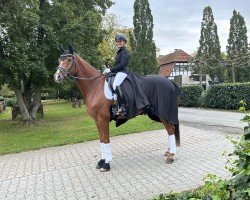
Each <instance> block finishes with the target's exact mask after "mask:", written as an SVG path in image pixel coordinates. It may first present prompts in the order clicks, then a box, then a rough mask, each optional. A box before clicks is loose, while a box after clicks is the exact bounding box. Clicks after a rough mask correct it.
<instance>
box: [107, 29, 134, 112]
mask: <svg viewBox="0 0 250 200" xmlns="http://www.w3.org/2000/svg"><path fill="white" fill-rule="evenodd" d="M115 41H116V46H117V47H118V48H119V49H118V51H117V54H116V57H115V67H113V68H111V69H110V68H106V69H105V70H104V71H103V74H107V73H110V72H112V73H115V74H116V75H115V79H114V83H113V89H114V91H115V93H116V94H114V107H115V112H116V113H118V114H119V111H120V110H119V108H120V109H121V111H122V115H126V114H127V113H126V108H125V99H124V98H123V95H122V91H121V88H120V85H121V84H122V82H123V81H124V79H125V78H126V77H127V70H126V68H127V66H128V61H129V57H130V56H129V53H128V51H127V49H126V47H125V45H126V43H127V39H126V36H125V35H124V34H122V33H118V34H117V35H116V36H115ZM117 96H118V103H117ZM118 104H119V105H118Z"/></svg>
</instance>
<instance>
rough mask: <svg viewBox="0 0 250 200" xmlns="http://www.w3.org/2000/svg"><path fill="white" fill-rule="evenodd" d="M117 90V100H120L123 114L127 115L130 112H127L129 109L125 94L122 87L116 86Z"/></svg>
mask: <svg viewBox="0 0 250 200" xmlns="http://www.w3.org/2000/svg"><path fill="white" fill-rule="evenodd" d="M115 92H116V94H117V100H118V104H119V108H120V109H121V113H122V115H123V116H127V114H128V113H127V109H126V101H125V98H124V96H123V93H122V90H121V87H120V86H116V90H115Z"/></svg>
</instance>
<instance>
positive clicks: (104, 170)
mask: <svg viewBox="0 0 250 200" xmlns="http://www.w3.org/2000/svg"><path fill="white" fill-rule="evenodd" d="M109 170H110V169H104V168H101V169H100V172H108V171H109Z"/></svg>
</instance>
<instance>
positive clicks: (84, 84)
mask: <svg viewBox="0 0 250 200" xmlns="http://www.w3.org/2000/svg"><path fill="white" fill-rule="evenodd" d="M76 63H77V76H78V77H79V78H87V79H86V80H84V79H76V83H77V85H78V87H79V89H80V91H81V93H82V94H83V97H84V99H87V98H88V97H89V96H91V93H93V92H95V91H97V90H98V87H100V86H101V85H102V83H103V78H101V77H99V78H95V79H91V80H88V79H89V78H92V77H95V76H98V75H100V72H99V71H98V70H96V69H95V68H94V67H92V66H91V65H90V64H89V63H87V62H86V61H85V60H83V59H82V58H80V57H79V56H76Z"/></svg>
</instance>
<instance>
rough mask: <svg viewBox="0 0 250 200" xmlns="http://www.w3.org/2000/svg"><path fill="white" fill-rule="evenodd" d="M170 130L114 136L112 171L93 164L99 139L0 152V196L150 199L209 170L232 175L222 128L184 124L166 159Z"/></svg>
mask: <svg viewBox="0 0 250 200" xmlns="http://www.w3.org/2000/svg"><path fill="white" fill-rule="evenodd" d="M166 138H167V134H166V132H165V131H164V130H159V131H149V132H143V133H137V134H132V135H126V136H118V137H113V138H112V148H113V155H114V156H113V161H112V165H111V167H112V169H111V171H110V172H107V173H101V172H99V170H96V169H95V164H96V162H97V161H98V159H99V152H100V151H99V142H98V141H91V142H85V143H81V144H74V145H66V146H62V147H54V148H47V149H42V150H38V151H30V152H23V153H19V154H12V155H5V156H0V199H10V200H14V199H22V200H23V199H32V200H33V199H39V200H40V199H46V200H48V199H70V200H73V199H105V200H107V199H112V200H113V199H126V200H127V199H151V198H153V197H155V196H157V195H159V194H160V193H166V192H170V191H172V190H173V191H181V190H188V189H190V188H195V187H197V186H199V185H201V184H203V178H204V176H205V175H206V174H208V173H214V174H217V175H219V176H220V177H224V178H228V177H229V174H228V172H227V171H226V170H225V169H224V166H225V163H226V160H227V159H226V158H225V157H223V156H222V153H223V152H224V151H228V152H230V151H231V150H232V145H231V143H230V141H229V140H228V139H226V137H225V134H224V133H221V132H219V131H209V130H207V131H206V130H201V129H196V128H192V127H187V126H183V125H182V126H181V140H182V143H181V147H180V148H178V154H177V157H176V162H175V163H174V164H171V165H167V164H165V157H164V156H163V154H164V152H165V145H166Z"/></svg>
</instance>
